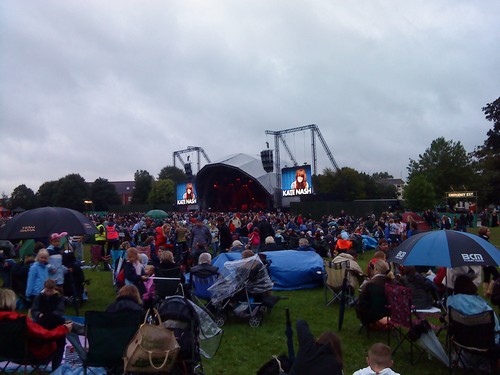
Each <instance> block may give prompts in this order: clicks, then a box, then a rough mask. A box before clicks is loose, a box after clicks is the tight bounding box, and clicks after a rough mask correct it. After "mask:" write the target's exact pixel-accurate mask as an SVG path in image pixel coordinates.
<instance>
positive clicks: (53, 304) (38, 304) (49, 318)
mask: <svg viewBox="0 0 500 375" xmlns="http://www.w3.org/2000/svg"><path fill="white" fill-rule="evenodd" d="M31 317H32V318H33V321H35V322H37V323H38V324H40V325H41V326H42V327H44V328H47V329H53V328H55V327H57V326H60V325H61V324H64V321H65V320H64V297H63V296H62V294H61V291H60V290H58V289H57V288H56V282H55V281H54V280H52V279H47V280H46V281H45V283H44V287H43V290H42V292H41V293H40V294H39V295H37V296H36V297H35V298H34V300H33V305H32V306H31Z"/></svg>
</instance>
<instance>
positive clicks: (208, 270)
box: [191, 263, 219, 277]
mask: <svg viewBox="0 0 500 375" xmlns="http://www.w3.org/2000/svg"><path fill="white" fill-rule="evenodd" d="M218 273H219V269H218V268H217V267H214V266H212V265H210V264H207V263H202V264H198V265H197V266H195V267H193V268H191V274H192V275H196V276H198V277H209V276H212V275H217V274H218Z"/></svg>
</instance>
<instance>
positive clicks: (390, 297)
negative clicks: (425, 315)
mask: <svg viewBox="0 0 500 375" xmlns="http://www.w3.org/2000/svg"><path fill="white" fill-rule="evenodd" d="M385 295H386V298H387V307H388V309H389V316H388V321H387V325H388V327H387V328H388V333H387V342H388V344H389V345H390V339H391V333H392V332H396V334H397V339H398V343H397V345H396V347H395V348H394V350H393V351H392V352H393V353H395V352H396V351H397V350H398V349H399V348H400V347H402V346H403V344H404V342H405V341H408V343H409V344H410V361H411V363H412V364H413V363H414V362H413V348H414V347H415V344H414V342H413V340H412V338H411V337H410V336H409V335H408V334H409V333H410V331H411V330H412V328H413V327H415V326H416V325H417V324H419V323H420V321H421V319H420V317H419V316H418V315H417V313H416V311H415V307H414V306H413V305H412V290H411V289H410V288H407V287H405V286H402V285H397V284H389V283H387V284H385ZM417 348H418V349H419V350H420V352H421V353H423V351H422V349H421V348H419V347H417Z"/></svg>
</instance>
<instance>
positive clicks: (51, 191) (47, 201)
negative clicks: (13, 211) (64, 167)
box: [36, 181, 59, 207]
mask: <svg viewBox="0 0 500 375" xmlns="http://www.w3.org/2000/svg"><path fill="white" fill-rule="evenodd" d="M58 184H59V183H58V181H47V182H44V183H43V184H42V185H40V187H39V188H38V191H37V193H36V200H37V206H38V207H50V206H55V203H54V195H55V194H56V192H57V186H58Z"/></svg>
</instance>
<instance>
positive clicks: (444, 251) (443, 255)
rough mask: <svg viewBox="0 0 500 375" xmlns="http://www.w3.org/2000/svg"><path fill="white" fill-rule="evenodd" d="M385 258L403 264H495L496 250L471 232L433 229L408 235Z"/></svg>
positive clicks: (498, 262) (498, 261) (498, 257)
mask: <svg viewBox="0 0 500 375" xmlns="http://www.w3.org/2000/svg"><path fill="white" fill-rule="evenodd" d="M387 260H388V261H389V262H394V263H398V264H401V265H404V266H439V267H447V268H453V267H463V266H498V265H500V250H499V249H498V248H496V247H495V246H494V245H493V244H491V243H489V242H488V241H486V240H484V239H483V238H481V237H479V236H477V235H475V234H471V233H467V232H458V231H454V230H437V231H431V232H424V233H418V234H416V235H414V236H411V237H410V238H408V239H406V240H405V241H403V243H402V244H401V245H399V246H398V247H396V248H394V249H392V250H391V251H390V252H389V256H388V258H387Z"/></svg>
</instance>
